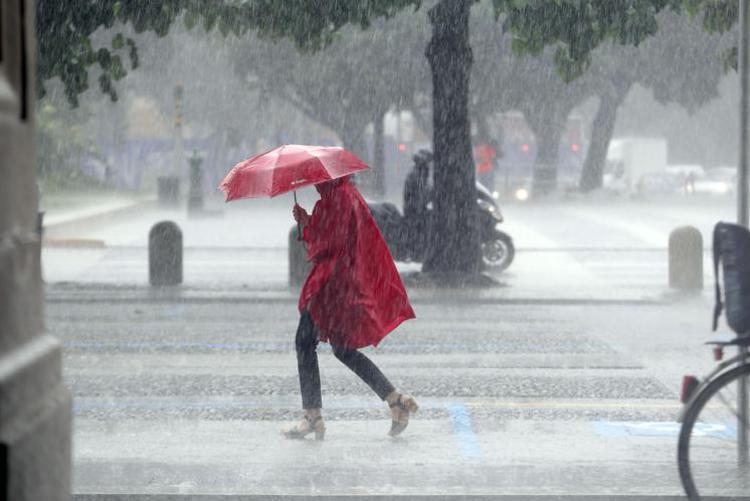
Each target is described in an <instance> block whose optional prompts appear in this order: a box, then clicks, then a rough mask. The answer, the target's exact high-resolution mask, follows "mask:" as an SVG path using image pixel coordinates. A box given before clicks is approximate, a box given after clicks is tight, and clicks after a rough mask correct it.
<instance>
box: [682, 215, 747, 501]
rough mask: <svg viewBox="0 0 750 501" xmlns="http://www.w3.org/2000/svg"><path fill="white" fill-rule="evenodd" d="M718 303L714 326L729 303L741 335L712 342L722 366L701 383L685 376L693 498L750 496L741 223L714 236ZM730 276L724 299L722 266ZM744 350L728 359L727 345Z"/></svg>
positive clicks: (685, 438)
mask: <svg viewBox="0 0 750 501" xmlns="http://www.w3.org/2000/svg"><path fill="white" fill-rule="evenodd" d="M713 253H714V274H715V276H716V306H715V308H714V322H713V330H714V331H715V330H716V328H717V324H718V318H719V316H720V315H721V313H722V309H724V306H726V319H727V324H728V325H729V327H730V328H731V329H732V330H733V331H734V332H735V334H737V337H736V338H734V339H732V340H729V341H710V342H708V343H706V344H708V345H712V346H713V351H714V358H715V359H716V360H717V361H719V364H718V365H717V366H716V368H715V369H714V370H713V371H712V372H711V373H710V374H709V375H708V376H706V377H705V378H704V379H703V380H702V381H699V380H698V379H697V378H695V377H694V376H685V378H684V379H683V387H682V394H681V399H682V401H683V403H684V404H685V405H684V407H683V408H682V411H681V412H680V416H679V419H678V420H679V421H681V422H682V426H681V428H680V435H679V441H678V446H677V462H678V467H679V472H680V480H681V481H682V485H683V488H684V489H685V493H686V494H687V496H688V497H689V498H690V499H692V500H698V499H701V495H703V496H706V495H710V496H747V495H750V452H749V451H750V449H749V447H748V439H749V438H750V426H748V412H747V409H748V402H749V401H748V382H749V381H750V353H749V351H748V348H749V347H750V335H748V334H749V333H750V231H748V230H747V228H745V227H743V226H739V225H735V224H729V223H718V224H717V225H716V227H715V228H714V240H713ZM720 262H721V264H722V274H723V276H724V302H723V303H722V295H721V292H722V291H721V284H720V281H719V264H720ZM734 346H736V347H737V348H738V350H739V353H738V354H737V355H736V356H734V357H732V358H730V359H728V360H723V358H724V349H725V348H727V347H734Z"/></svg>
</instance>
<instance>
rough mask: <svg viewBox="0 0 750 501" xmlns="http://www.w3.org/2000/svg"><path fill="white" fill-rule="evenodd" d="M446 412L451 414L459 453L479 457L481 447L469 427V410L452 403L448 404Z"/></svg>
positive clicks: (468, 456) (480, 455)
mask: <svg viewBox="0 0 750 501" xmlns="http://www.w3.org/2000/svg"><path fill="white" fill-rule="evenodd" d="M448 413H449V414H450V416H451V421H452V423H453V435H454V436H455V437H456V441H457V442H458V448H459V450H460V451H461V454H462V455H463V456H464V457H467V458H475V459H476V458H481V457H482V449H481V447H479V442H477V436H476V435H475V434H474V430H473V429H472V427H471V416H469V411H468V410H467V409H466V407H464V406H463V405H460V404H454V405H449V406H448Z"/></svg>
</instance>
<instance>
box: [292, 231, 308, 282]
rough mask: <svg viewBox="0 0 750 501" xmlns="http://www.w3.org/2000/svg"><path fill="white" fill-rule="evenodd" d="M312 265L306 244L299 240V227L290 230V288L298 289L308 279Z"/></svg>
mask: <svg viewBox="0 0 750 501" xmlns="http://www.w3.org/2000/svg"><path fill="white" fill-rule="evenodd" d="M310 268H312V264H311V263H309V262H308V261H307V249H306V248H305V243H304V242H303V241H301V240H297V225H296V224H295V225H294V226H293V227H292V229H291V230H289V286H290V287H298V286H300V285H302V282H304V281H305V279H306V278H307V274H308V273H310Z"/></svg>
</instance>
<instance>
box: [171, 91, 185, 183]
mask: <svg viewBox="0 0 750 501" xmlns="http://www.w3.org/2000/svg"><path fill="white" fill-rule="evenodd" d="M183 94H184V91H183V88H182V83H181V82H177V83H176V84H175V86H174V164H173V169H174V172H173V173H172V174H173V175H175V176H177V177H178V178H182V177H184V173H183V162H184V156H185V155H184V153H183V145H182V97H183Z"/></svg>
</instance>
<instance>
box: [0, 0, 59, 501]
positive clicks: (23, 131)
mask: <svg viewBox="0 0 750 501" xmlns="http://www.w3.org/2000/svg"><path fill="white" fill-rule="evenodd" d="M34 6H35V2H33V1H31V0H20V1H19V0H0V12H2V15H1V16H0V180H1V181H0V499H2V500H12V501H40V500H44V501H49V500H67V499H70V473H71V472H70V465H71V401H70V394H69V393H68V391H67V390H66V389H65V387H64V385H63V382H62V356H61V349H60V344H59V343H58V342H57V341H56V340H55V339H54V338H52V337H50V336H48V335H46V334H45V333H44V319H43V310H42V306H43V304H42V303H43V291H42V283H41V271H40V238H39V232H38V231H37V226H38V224H37V217H38V215H37V213H38V193H37V186H36V163H35V151H34V147H35V138H34V127H35V126H34V103H35V97H36V92H35V90H34V53H35V50H36V48H35V44H34V19H33V13H34Z"/></svg>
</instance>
